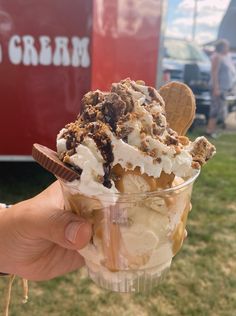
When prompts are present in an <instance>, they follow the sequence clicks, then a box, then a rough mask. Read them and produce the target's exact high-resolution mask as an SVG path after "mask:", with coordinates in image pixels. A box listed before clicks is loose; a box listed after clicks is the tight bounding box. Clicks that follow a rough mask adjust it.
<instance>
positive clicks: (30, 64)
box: [0, 0, 164, 160]
mask: <svg viewBox="0 0 236 316" xmlns="http://www.w3.org/2000/svg"><path fill="white" fill-rule="evenodd" d="M163 10H164V1H161V0H86V1H85V0H70V1H67V0H50V1H48V0H40V1H38V0H31V1H22V0H0V102H1V103H0V105H1V112H0V135H1V136H0V139H1V141H0V160H30V159H31V148H32V144H33V143H35V142H37V143H41V144H44V145H46V146H48V147H50V148H55V138H56V135H57V133H58V131H59V130H60V129H61V128H62V127H63V126H64V125H65V124H66V123H68V122H70V121H73V120H75V118H76V116H77V115H78V113H79V110H80V100H81V98H82V96H83V94H85V93H86V92H87V91H89V90H91V89H101V90H105V89H107V88H109V86H110V85H111V83H112V82H116V81H119V80H121V79H123V78H126V77H130V78H132V79H134V80H137V79H142V80H144V81H145V82H146V83H147V84H149V85H154V86H156V85H157V84H158V73H159V72H160V67H159V60H160V58H159V52H160V42H161V25H162V16H163Z"/></svg>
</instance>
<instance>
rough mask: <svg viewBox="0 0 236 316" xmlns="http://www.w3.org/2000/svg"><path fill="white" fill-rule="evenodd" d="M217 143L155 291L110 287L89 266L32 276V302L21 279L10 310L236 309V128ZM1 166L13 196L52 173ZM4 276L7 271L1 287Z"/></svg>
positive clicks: (218, 313)
mask: <svg viewBox="0 0 236 316" xmlns="http://www.w3.org/2000/svg"><path fill="white" fill-rule="evenodd" d="M190 136H194V137H195V136H197V133H195V134H194V135H190ZM214 143H215V145H216V148H217V155H216V156H215V157H214V159H212V160H211V161H210V162H209V163H208V164H207V166H205V167H204V168H203V170H202V172H201V175H200V177H199V179H198V180H197V182H196V184H195V186H194V192H193V198H192V203H193V210H192V212H191V213H190V216H189V220H188V238H187V240H186V241H185V244H184V246H183V248H182V250H181V251H180V253H179V254H178V255H177V256H176V257H175V258H174V260H173V264H172V268H171V271H170V273H169V274H168V276H167V278H166V279H165V281H164V282H163V283H162V285H161V286H159V287H156V288H155V289H154V290H153V292H152V293H150V294H149V295H147V294H145V295H144V294H132V295H130V294H116V293H110V292H107V291H105V290H102V289H99V288H98V287H96V286H95V285H94V284H93V283H92V282H91V281H90V280H89V279H88V278H87V276H86V272H85V270H84V269H82V270H80V271H77V272H74V273H71V274H68V275H66V276H63V277H60V278H57V279H54V280H52V281H47V282H39V283H36V282H30V300H29V303H28V304H26V305H22V304H21V288H20V280H17V281H16V283H15V284H14V287H13V298H12V302H11V316H23V315H24V316H25V315H27V316H28V315H29V316H36V315H37V316H38V315H40V316H41V315H43V316H44V315H52V316H56V315H58V316H67V315H70V316H77V315H80V316H93V315H96V316H97V315H104V316H110V315H112V316H118V315H122V316H123V315H124V316H133V315H135V316H136V315H138V316H139V315H140V316H142V315H145V316H146V315H147V316H149V315H150V316H152V315H153V316H156V315H157V316H234V315H236V134H225V135H222V136H221V137H220V138H219V139H218V140H216V141H214ZM0 173H1V178H0V190H1V191H0V201H6V202H8V203H13V202H16V201H19V200H21V199H24V198H28V197H30V196H32V195H34V194H36V193H37V192H39V191H40V190H42V189H43V188H44V187H46V186H47V185H48V184H49V183H51V182H52V181H53V177H52V176H50V175H48V174H47V173H46V172H45V171H44V170H42V169H41V168H40V167H38V166H37V165H36V164H33V163H12V164H9V163H1V164H0ZM5 284H6V281H5V280H3V279H0V291H1V292H2V291H3V290H4V286H5ZM0 300H1V299H0Z"/></svg>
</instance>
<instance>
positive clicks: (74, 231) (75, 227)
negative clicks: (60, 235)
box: [65, 222, 84, 244]
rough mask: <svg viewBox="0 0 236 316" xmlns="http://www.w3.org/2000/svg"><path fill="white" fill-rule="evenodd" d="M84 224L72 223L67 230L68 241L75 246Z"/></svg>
mask: <svg viewBox="0 0 236 316" xmlns="http://www.w3.org/2000/svg"><path fill="white" fill-rule="evenodd" d="M83 224H84V223H81V222H71V223H70V224H69V225H68V226H67V227H66V230H65V236H66V239H67V240H69V241H70V242H71V243H72V244H75V242H76V238H77V235H78V232H79V230H80V228H81V226H82V225H83Z"/></svg>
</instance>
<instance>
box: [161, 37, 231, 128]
mask: <svg viewBox="0 0 236 316" xmlns="http://www.w3.org/2000/svg"><path fill="white" fill-rule="evenodd" d="M234 57H235V56H234ZM162 67H163V79H164V82H167V81H170V80H171V81H173V80H177V81H182V82H184V83H186V84H188V85H189V86H190V88H191V89H192V90H193V93H194V95H195V98H196V107H197V108H196V117H197V116H199V115H204V117H205V121H206V122H207V121H208V118H209V110H210V104H211V95H210V72H211V63H210V59H209V56H208V55H207V54H206V53H205V52H204V51H203V50H202V49H201V48H200V47H199V46H198V45H197V44H195V43H193V42H190V41H187V40H182V39H175V38H165V40H164V58H163V65H162ZM235 92H236V87H235V89H234V90H233V91H232V93H229V95H227V96H225V98H226V101H227V105H228V111H229V112H232V111H236V93H235Z"/></svg>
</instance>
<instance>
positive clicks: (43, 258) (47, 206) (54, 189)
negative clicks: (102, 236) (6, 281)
mask: <svg viewBox="0 0 236 316" xmlns="http://www.w3.org/2000/svg"><path fill="white" fill-rule="evenodd" d="M63 207H64V202H63V196H62V192H61V188H60V184H59V182H58V181H56V182H54V183H53V184H52V185H51V186H50V187H48V188H47V189H46V190H45V191H43V192H42V193H40V194H39V195H37V196H36V197H34V198H32V199H29V200H26V201H23V202H21V203H18V204H16V205H14V206H12V207H11V208H10V209H3V210H0V271H1V272H6V273H10V274H16V275H18V276H21V277H23V278H25V279H28V280H47V279H52V278H54V277H56V276H59V275H62V274H65V273H67V272H70V271H73V270H76V269H78V268H80V267H81V266H82V265H83V264H84V260H83V258H82V257H81V256H80V254H79V253H78V252H77V251H76V250H77V249H81V248H83V247H84V246H85V245H86V244H87V243H88V242H89V240H90V238H91V226H90V224H88V223H87V222H86V221H85V220H84V219H82V218H80V217H79V216H78V215H76V214H74V213H72V212H68V211H65V210H64V209H63Z"/></svg>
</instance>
